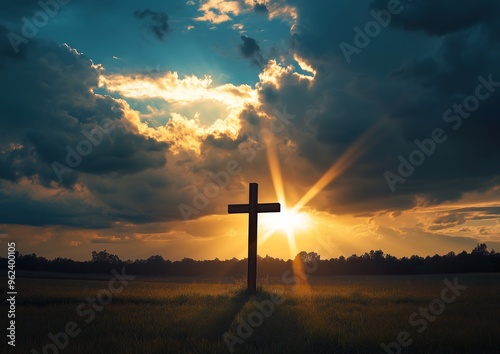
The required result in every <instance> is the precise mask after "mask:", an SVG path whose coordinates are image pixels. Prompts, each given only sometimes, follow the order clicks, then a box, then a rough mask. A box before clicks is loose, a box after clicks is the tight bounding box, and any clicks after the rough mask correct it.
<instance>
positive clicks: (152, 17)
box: [134, 9, 170, 41]
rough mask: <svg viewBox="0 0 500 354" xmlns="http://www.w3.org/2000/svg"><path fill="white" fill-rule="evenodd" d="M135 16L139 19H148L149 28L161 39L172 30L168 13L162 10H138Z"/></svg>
mask: <svg viewBox="0 0 500 354" xmlns="http://www.w3.org/2000/svg"><path fill="white" fill-rule="evenodd" d="M134 16H135V17H136V18H138V19H147V20H149V21H150V22H149V23H148V29H149V30H150V31H151V33H153V35H154V36H155V37H156V38H157V39H158V40H159V41H163V40H164V39H165V36H166V35H167V33H168V32H169V30H170V27H169V24H168V15H167V14H166V13H164V12H161V11H152V10H149V9H145V10H142V11H140V10H136V11H135V12H134Z"/></svg>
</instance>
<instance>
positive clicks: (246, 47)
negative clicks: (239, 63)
mask: <svg viewBox="0 0 500 354" xmlns="http://www.w3.org/2000/svg"><path fill="white" fill-rule="evenodd" d="M241 40H242V41H243V44H240V45H239V49H240V53H241V55H242V56H243V58H245V59H250V60H251V61H252V63H253V64H254V65H257V66H259V67H262V66H263V64H264V58H263V56H262V52H261V50H260V46H259V44H258V43H257V41H256V40H255V39H253V38H251V37H247V36H241Z"/></svg>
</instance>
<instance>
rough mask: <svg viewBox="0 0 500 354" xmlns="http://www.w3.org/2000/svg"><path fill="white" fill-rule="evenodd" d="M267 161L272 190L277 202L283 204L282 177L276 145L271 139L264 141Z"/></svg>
mask: <svg viewBox="0 0 500 354" xmlns="http://www.w3.org/2000/svg"><path fill="white" fill-rule="evenodd" d="M266 153H267V163H268V164H269V171H270V172H271V178H272V180H273V185H274V191H275V193H276V197H277V198H278V202H279V203H281V204H285V188H284V185H283V177H282V175H281V167H280V162H279V160H278V153H277V151H276V145H275V144H274V143H273V141H266Z"/></svg>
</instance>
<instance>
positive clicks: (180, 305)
mask: <svg viewBox="0 0 500 354" xmlns="http://www.w3.org/2000/svg"><path fill="white" fill-rule="evenodd" d="M455 277H457V278H458V283H459V284H460V285H466V286H467V289H465V290H460V295H459V296H456V298H455V299H454V300H453V301H448V302H449V303H447V304H445V305H443V306H444V308H441V307H440V306H439V304H440V303H439V301H434V302H433V300H435V299H440V298H441V296H442V295H441V294H442V292H443V289H444V288H446V286H445V284H444V283H443V281H444V280H445V279H449V280H450V281H451V282H452V283H453V279H454V278H455ZM109 278H111V276H110V277H109ZM2 283H3V284H5V282H2ZM117 284H119V283H116V284H114V286H115V288H116V287H118V285H117ZM17 286H18V292H19V293H18V296H17V315H16V321H17V322H16V326H17V338H16V350H15V352H20V353H30V352H31V350H32V348H34V349H35V350H36V351H37V352H39V353H43V350H42V348H43V347H44V346H46V345H47V344H48V343H53V342H52V341H51V340H50V339H49V337H48V334H49V332H51V333H53V334H56V333H59V332H61V331H65V326H66V327H67V323H68V322H69V323H71V322H74V323H75V324H76V326H77V329H76V328H74V327H73V328H71V326H72V325H70V331H69V333H70V332H71V333H74V332H76V331H77V330H78V332H79V333H78V335H76V336H74V337H70V336H67V337H66V338H68V340H67V341H65V339H64V338H65V335H63V336H59V340H60V343H61V345H62V344H66V345H65V347H64V349H63V350H61V349H58V350H57V352H59V353H75V354H78V353H120V354H123V353H229V352H230V350H229V347H228V345H227V344H226V343H225V340H224V337H223V336H224V334H225V333H226V340H228V341H229V343H232V346H233V349H234V352H235V353H384V350H383V349H382V347H381V343H382V342H383V343H385V344H388V343H390V342H395V341H397V338H398V335H399V334H400V332H402V331H406V332H408V335H407V336H406V337H404V335H403V337H404V340H403V343H406V342H408V341H410V340H411V341H412V344H411V345H409V346H408V347H407V348H405V349H404V350H402V352H407V353H500V339H499V338H500V337H499V333H500V276H499V275H498V274H489V275H485V274H459V275H432V276H398V277H395V276H387V277H381V276H379V277H332V278H327V279H322V280H319V281H315V282H313V283H312V284H311V285H309V286H306V285H304V286H301V287H300V288H298V287H297V288H294V287H292V286H290V285H288V286H285V285H280V284H276V285H273V284H264V285H262V286H261V287H260V291H259V292H258V294H257V295H255V296H248V295H247V294H246V293H245V292H244V291H243V290H242V288H243V287H244V284H242V283H240V284H188V283H182V284H181V283H168V282H163V281H161V280H144V279H142V280H141V279H138V278H136V279H134V280H130V281H129V284H128V285H127V286H124V287H123V290H122V291H121V292H120V293H114V294H113V293H111V294H112V299H109V298H106V296H105V294H106V291H105V289H109V281H105V280H68V279H35V278H18V279H17ZM103 289H104V291H103ZM2 292H3V293H4V294H5V288H3V289H2ZM109 293H110V292H109V291H108V292H107V294H109ZM99 294H100V295H101V300H102V301H103V303H106V302H108V301H110V302H109V304H107V305H105V306H101V305H100V304H99V303H98V302H97V303H96V305H95V307H94V308H92V307H91V306H90V305H88V300H87V298H90V301H92V299H91V298H96V297H97V296H98V295H99ZM445 295H446V296H447V299H448V300H449V299H450V298H451V297H452V296H453V293H452V292H449V291H448V292H447V293H446V294H445ZM273 300H274V302H273ZM432 303H433V304H434V306H435V307H434V308H435V310H434V311H436V312H437V313H438V314H436V315H435V316H434V315H432V316H434V318H433V317H428V318H430V319H432V320H422V319H423V318H425V317H423V316H421V315H418V316H417V317H415V318H414V319H413V320H414V321H420V322H417V323H418V325H416V324H415V323H414V324H413V325H412V324H410V323H409V318H410V316H411V315H412V314H413V313H415V312H417V313H418V311H419V308H421V307H422V308H424V309H426V308H428V307H429V305H430V304H432ZM82 304H83V305H82ZM270 304H272V306H271V305H270ZM441 304H443V302H441ZM2 312H3V313H4V314H6V312H7V309H6V308H5V302H4V307H3V308H2ZM427 316H431V313H429V314H428V315H427ZM4 318H6V315H5V316H4ZM425 322H426V324H425ZM242 323H243V324H242ZM424 324H425V326H424ZM424 327H425V328H424ZM418 330H421V333H419V332H418ZM228 333H229V335H228ZM408 336H409V337H408ZM242 337H244V338H242ZM54 348H55V347H54ZM392 348H393V349H392V350H391V351H389V352H393V353H397V352H398V350H397V349H396V347H395V346H394V345H393V347H392ZM0 349H1V350H0V351H1V352H14V351H11V350H10V347H7V346H6V345H5V343H2V348H0ZM55 352H56V351H54V350H53V349H50V348H49V347H47V348H46V351H45V353H55Z"/></svg>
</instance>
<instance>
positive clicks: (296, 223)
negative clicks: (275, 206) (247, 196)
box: [259, 207, 311, 234]
mask: <svg viewBox="0 0 500 354" xmlns="http://www.w3.org/2000/svg"><path fill="white" fill-rule="evenodd" d="M259 217H261V220H259V221H260V222H261V225H262V227H263V228H264V230H265V232H266V233H274V232H277V231H281V232H284V233H286V234H293V233H294V232H295V231H298V230H306V229H308V228H309V227H310V226H311V217H310V216H309V214H308V213H306V212H300V211H294V210H291V209H287V208H286V207H285V208H283V207H282V210H281V212H280V213H276V214H274V213H273V214H268V215H265V214H261V215H259Z"/></svg>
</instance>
